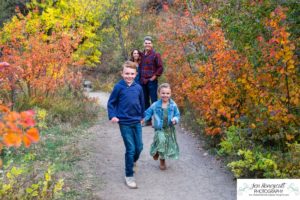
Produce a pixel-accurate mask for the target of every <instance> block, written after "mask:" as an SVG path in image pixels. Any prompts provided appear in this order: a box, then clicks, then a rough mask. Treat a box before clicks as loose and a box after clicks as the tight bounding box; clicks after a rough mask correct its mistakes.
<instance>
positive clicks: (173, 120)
mask: <svg viewBox="0 0 300 200" xmlns="http://www.w3.org/2000/svg"><path fill="white" fill-rule="evenodd" d="M171 121H172V123H173V124H174V125H175V124H176V118H175V117H174V118H173V119H172V120H171Z"/></svg>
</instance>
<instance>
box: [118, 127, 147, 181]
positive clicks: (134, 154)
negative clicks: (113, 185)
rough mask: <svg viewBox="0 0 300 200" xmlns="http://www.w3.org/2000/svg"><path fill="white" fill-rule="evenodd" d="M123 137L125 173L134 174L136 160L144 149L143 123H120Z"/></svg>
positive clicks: (129, 175)
mask: <svg viewBox="0 0 300 200" xmlns="http://www.w3.org/2000/svg"><path fill="white" fill-rule="evenodd" d="M119 126H120V131H121V134H122V137H123V141H124V145H125V148H126V152H125V174H126V177H132V176H133V163H134V162H136V161H137V160H138V159H139V157H140V154H141V152H142V150H143V140H142V126H141V123H136V124H130V125H122V124H119Z"/></svg>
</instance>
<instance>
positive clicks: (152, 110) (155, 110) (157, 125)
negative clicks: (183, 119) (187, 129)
mask: <svg viewBox="0 0 300 200" xmlns="http://www.w3.org/2000/svg"><path fill="white" fill-rule="evenodd" d="M169 101H170V102H169V106H168V126H172V121H171V120H172V119H173V118H174V117H175V120H176V124H177V123H178V122H179V120H180V112H179V109H178V107H177V105H176V103H175V102H174V101H173V100H172V99H170V100H169ZM152 116H153V118H154V124H153V125H154V129H155V130H161V129H162V127H163V109H162V100H161V99H160V100H158V101H156V102H154V103H153V104H152V105H151V106H150V107H149V108H148V109H147V110H146V111H145V118H144V120H145V121H148V120H150V118H151V117H152Z"/></svg>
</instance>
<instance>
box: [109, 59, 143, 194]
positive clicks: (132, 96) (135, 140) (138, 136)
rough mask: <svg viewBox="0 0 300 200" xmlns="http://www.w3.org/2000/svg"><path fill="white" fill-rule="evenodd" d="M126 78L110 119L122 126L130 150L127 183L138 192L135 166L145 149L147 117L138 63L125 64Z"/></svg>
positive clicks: (115, 91)
mask: <svg viewBox="0 0 300 200" xmlns="http://www.w3.org/2000/svg"><path fill="white" fill-rule="evenodd" d="M121 75H122V77H123V79H122V80H120V81H119V82H118V83H117V84H116V85H115V86H114V89H113V91H112V93H111V95H110V97H109V100H108V103H107V110H108V117H109V120H111V121H112V122H113V123H119V127H120V131H121V135H122V138H123V141H124V145H125V148H126V153H125V182H126V185H127V186H128V187H129V188H137V184H136V182H135V178H134V172H133V166H134V165H135V163H136V161H137V160H138V159H139V156H140V153H141V151H142V149H143V142H142V127H141V120H142V119H143V116H144V107H145V106H144V94H143V89H142V87H141V86H140V85H139V84H137V83H136V82H135V81H134V78H135V77H136V75H137V66H136V63H134V62H131V61H126V62H125V63H124V64H123V69H122V74H121Z"/></svg>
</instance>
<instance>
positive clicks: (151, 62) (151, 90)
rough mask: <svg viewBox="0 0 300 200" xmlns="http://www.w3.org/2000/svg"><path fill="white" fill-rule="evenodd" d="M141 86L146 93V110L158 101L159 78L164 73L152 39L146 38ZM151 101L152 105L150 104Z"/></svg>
mask: <svg viewBox="0 0 300 200" xmlns="http://www.w3.org/2000/svg"><path fill="white" fill-rule="evenodd" d="M140 67H141V80H140V81H141V86H142V88H143V92H144V99H145V110H146V109H147V108H148V107H150V105H151V103H154V102H155V101H157V87H158V81H157V78H158V77H159V76H160V75H161V74H162V72H163V64H162V60H161V56H160V54H159V53H156V52H155V51H154V50H153V44H152V37H150V36H146V37H145V38H144V52H143V56H142V60H141V66H140ZM150 99H151V103H150Z"/></svg>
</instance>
